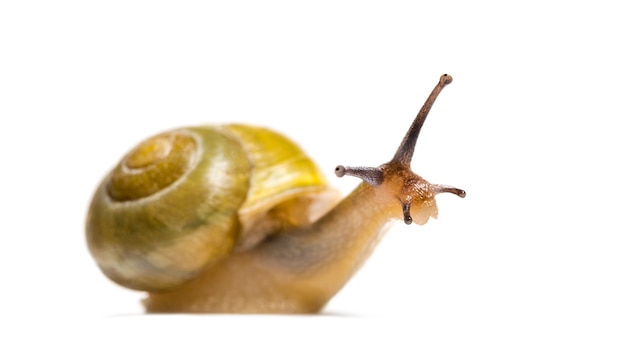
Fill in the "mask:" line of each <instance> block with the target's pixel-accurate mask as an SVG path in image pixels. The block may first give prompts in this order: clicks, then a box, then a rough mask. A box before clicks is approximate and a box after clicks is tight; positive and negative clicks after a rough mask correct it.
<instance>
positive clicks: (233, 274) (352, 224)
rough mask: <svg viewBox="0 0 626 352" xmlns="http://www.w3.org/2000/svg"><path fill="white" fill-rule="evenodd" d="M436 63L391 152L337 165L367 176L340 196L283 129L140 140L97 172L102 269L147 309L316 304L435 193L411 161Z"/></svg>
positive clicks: (90, 217)
mask: <svg viewBox="0 0 626 352" xmlns="http://www.w3.org/2000/svg"><path fill="white" fill-rule="evenodd" d="M450 82H452V77H451V76H449V75H446V74H444V75H442V76H441V77H440V79H439V82H438V83H437V85H436V86H435V88H434V89H433V91H432V93H431V94H430V96H429V97H428V99H427V100H426V102H425V103H424V106H423V107H422V108H421V110H420V111H419V113H418V114H417V117H416V118H415V120H414V121H413V123H412V125H411V127H410V128H409V130H408V132H407V134H406V135H405V137H404V139H403V140H402V142H401V144H400V146H399V148H398V150H397V152H396V153H395V155H394V156H393V158H392V159H391V161H389V162H387V163H385V164H382V165H381V166H378V167H344V166H337V167H336V169H335V174H336V175H337V176H338V177H342V176H345V175H349V176H355V177H358V178H360V179H362V180H363V182H361V183H360V184H359V185H358V186H357V188H356V189H355V190H354V191H353V192H352V193H350V194H349V195H348V196H347V197H346V198H344V199H343V200H340V201H338V200H337V197H338V196H337V193H338V192H337V191H335V190H334V189H333V188H332V187H330V186H329V185H328V183H327V181H326V180H325V178H324V174H323V173H322V172H321V171H320V169H319V168H318V167H317V166H316V165H315V164H314V163H313V162H312V161H311V159H310V158H309V157H308V156H307V155H306V154H305V153H304V152H303V150H302V149H301V148H300V147H298V146H297V145H296V144H295V143H294V142H292V141H291V140H289V139H288V138H286V137H284V136H282V135H280V134H278V133H276V132H273V131H271V130H269V129H266V128H262V127H253V126H246V125H239V124H231V125H218V126H198V127H189V128H180V129H176V130H173V131H168V132H165V133H161V134H158V135H156V136H154V137H151V138H148V139H147V140H145V141H144V142H141V143H140V144H139V145H138V146H137V147H135V148H134V149H133V150H131V151H130V152H129V153H128V154H127V155H126V156H125V157H124V158H123V159H122V160H121V161H120V163H119V164H118V165H117V166H116V167H115V168H114V169H113V171H111V173H110V174H109V175H108V176H106V177H105V178H104V180H103V181H102V183H101V184H100V186H99V187H98V188H97V190H96V192H95V195H94V196H93V199H92V202H91V205H90V207H89V211H88V214H87V221H86V235H87V244H88V248H89V251H90V252H91V254H92V256H93V257H94V259H95V261H96V262H97V264H98V266H99V267H100V269H101V271H102V272H103V273H104V274H105V275H106V276H107V277H109V278H110V279H111V280H113V281H114V282H116V283H118V284H120V285H123V286H125V287H128V288H131V289H136V290H141V291H146V292H147V293H148V296H147V297H146V298H145V299H144V301H143V304H144V306H145V309H146V311H147V312H189V313H295V314H300V313H315V312H318V311H320V310H321V309H322V308H323V307H324V305H325V304H326V303H327V302H328V301H329V300H330V299H331V298H332V297H333V296H334V295H335V294H336V293H337V292H338V291H339V290H340V289H341V288H342V287H343V286H344V285H345V284H346V282H347V281H348V280H349V279H350V277H351V276H352V275H353V274H354V273H355V272H356V271H357V270H358V268H359V267H360V266H361V265H362V264H363V262H364V261H365V260H366V259H367V258H368V256H369V255H370V253H371V252H372V250H373V249H374V247H375V246H376V244H377V243H378V241H379V240H380V238H381V237H382V235H383V233H384V232H385V230H386V229H387V228H388V227H387V226H386V224H387V223H388V222H390V221H391V220H394V219H399V220H404V222H405V223H406V224H411V223H417V224H420V225H423V224H425V223H426V222H427V221H428V219H429V218H431V217H433V218H434V217H436V216H437V205H436V202H435V195H437V194H440V193H453V194H456V195H457V196H459V197H465V191H463V190H461V189H458V188H455V187H450V186H445V185H439V184H431V183H429V182H427V181H426V180H424V179H423V178H421V177H420V176H418V175H417V174H415V173H414V172H413V171H412V170H411V168H410V163H411V159H412V156H413V151H414V148H415V143H416V141H417V137H418V135H419V132H420V130H421V127H422V125H423V123H424V121H425V119H426V116H427V115H428V113H429V111H430V109H431V107H432V105H433V103H434V102H435V100H436V98H437V96H438V95H439V93H440V92H441V90H442V89H443V88H444V86H446V85H447V84H449V83H450Z"/></svg>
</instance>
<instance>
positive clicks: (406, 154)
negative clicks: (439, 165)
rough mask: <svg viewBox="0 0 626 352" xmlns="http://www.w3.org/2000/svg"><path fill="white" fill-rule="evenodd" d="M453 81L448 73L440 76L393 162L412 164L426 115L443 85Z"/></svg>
mask: <svg viewBox="0 0 626 352" xmlns="http://www.w3.org/2000/svg"><path fill="white" fill-rule="evenodd" d="M451 82H452V76H450V75H448V74H444V75H442V76H441V77H440V78H439V83H437V85H436V86H435V88H434V89H433V91H432V92H431V93H430V95H429V96H428V99H426V102H425V103H424V105H423V106H422V108H421V109H420V111H419V113H417V116H416V117H415V120H413V124H412V125H411V127H410V128H409V131H408V132H407V133H406V136H404V139H403V140H402V143H401V144H400V147H398V151H397V152H396V155H394V157H393V159H392V160H391V161H392V162H398V163H400V164H402V165H405V166H407V167H408V166H410V164H411V159H412V158H413V151H414V150H415V142H417V137H418V136H419V134H420V131H421V129H422V126H423V125H424V121H426V117H427V116H428V113H429V112H430V109H431V108H432V107H433V104H434V103H435V100H436V99H437V96H439V93H441V91H442V90H443V87H445V86H446V85H447V84H450V83H451Z"/></svg>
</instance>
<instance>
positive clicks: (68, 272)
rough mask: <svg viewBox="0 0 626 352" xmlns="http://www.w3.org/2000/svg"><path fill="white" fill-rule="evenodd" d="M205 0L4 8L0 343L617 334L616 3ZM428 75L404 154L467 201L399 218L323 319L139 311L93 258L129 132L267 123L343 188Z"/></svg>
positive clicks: (368, 343)
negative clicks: (98, 196) (426, 108)
mask: <svg viewBox="0 0 626 352" xmlns="http://www.w3.org/2000/svg"><path fill="white" fill-rule="evenodd" d="M222 3H223V4H222V5H218V4H209V3H208V2H201V1H198V2H193V1H172V2H165V1H129V0H125V1H102V2H86V1H40V2H37V1H11V0H9V1H4V2H2V3H1V4H0V132H1V133H2V134H1V137H0V153H1V154H0V155H1V173H0V181H1V182H0V187H2V189H1V192H0V206H1V210H2V214H3V215H2V217H1V219H2V227H1V236H2V241H1V243H2V244H1V247H0V251H1V255H0V264H1V265H0V275H1V276H0V277H1V281H0V284H1V288H0V321H2V323H3V325H4V326H5V327H3V328H2V336H4V337H2V338H1V339H0V341H1V342H0V345H3V344H6V345H7V346H8V345H10V344H17V345H15V346H19V347H15V346H14V347H12V348H11V350H19V349H27V348H32V347H39V349H40V350H41V349H44V348H46V349H47V348H49V347H50V346H58V347H67V346H72V345H78V346H80V347H82V350H94V349H95V350H100V349H101V350H112V349H115V350H133V349H134V350H138V349H139V348H140V347H141V348H143V347H146V346H150V347H151V349H153V350H154V349H156V350H161V349H163V350H165V349H169V350H172V349H174V350H181V351H186V350H218V351H220V350H224V349H235V350H236V349H244V348H246V349H248V348H261V350H269V349H270V348H275V349H279V350H308V349H310V350H319V349H324V350H333V349H339V348H342V349H346V350H348V349H350V350H354V349H357V348H366V347H370V348H372V349H376V350H382V349H385V350H426V351H466V350H480V351H528V350H543V351H555V350H581V351H585V350H586V351H617V350H622V351H623V350H624V349H625V348H626V227H625V226H624V221H623V220H622V219H623V216H624V211H625V210H626V209H625V207H624V196H626V191H625V186H624V181H625V180H626V177H625V176H626V173H625V172H624V152H625V151H626V142H624V136H623V134H624V133H623V131H624V127H623V126H624V120H625V118H626V108H625V107H624V97H625V93H626V90H625V89H624V82H625V81H626V70H625V68H624V63H625V62H626V55H625V54H624V33H626V25H624V23H625V21H624V16H623V14H624V12H623V10H622V7H623V5H622V6H619V5H618V2H611V1H594V2H591V1H587V2H582V1H570V2H565V1H562V2H559V1H524V2H519V3H517V4H515V5H513V3H510V4H505V3H504V2H496V1H493V2H490V1H465V2H461V1H458V2H457V1H421V2H419V1H414V2H398V1H387V2H384V3H383V2H379V3H376V2H369V1H315V2H310V3H309V4H303V3H302V2H295V1H258V2H255V1H228V2H226V1H225V2H222ZM442 73H449V74H451V75H452V76H453V77H454V83H453V84H451V85H450V86H448V87H447V88H446V89H445V90H444V91H443V93H442V95H441V96H440V98H439V100H438V102H437V104H436V105H435V107H434V109H433V110H432V112H431V114H430V116H429V120H428V121H427V123H426V125H425V127H424V129H423V130H422V134H421V136H420V140H419V141H418V145H417V150H416V155H415V158H414V161H413V166H414V169H415V171H416V172H417V173H419V174H421V175H422V176H423V177H425V178H426V179H428V180H430V181H433V182H435V183H448V184H452V185H454V186H457V187H461V188H464V189H465V190H466V191H467V194H468V195H467V197H466V198H465V199H458V198H456V197H454V196H451V195H442V196H440V197H439V198H438V200H439V208H440V214H439V219H438V220H436V221H431V222H429V223H428V224H427V225H425V226H423V227H418V226H416V225H413V226H405V225H404V224H402V223H398V224H396V225H395V226H394V228H393V229H392V230H391V231H390V232H389V234H388V235H387V236H386V238H385V239H384V240H383V241H382V243H381V245H380V246H379V248H378V249H377V251H376V252H375V254H374V256H373V257H372V258H371V260H370V261H369V262H368V263H367V264H366V265H365V267H364V268H363V269H362V270H361V271H360V272H359V273H358V275H357V276H356V277H355V278H354V279H353V280H352V281H351V282H350V283H349V284H348V285H347V286H346V287H345V289H344V290H343V291H341V292H340V294H339V295H338V296H336V298H335V299H334V300H332V301H331V302H330V303H329V304H328V306H327V308H326V309H325V311H324V315H321V316H303V317H281V316H278V317H267V316H184V315H177V316H145V315H142V314H141V312H142V310H141V306H140V305H139V303H138V301H139V299H140V298H141V297H142V294H141V293H136V292H132V291H130V290H126V289H123V288H120V287H118V286H116V285H114V284H113V283H111V282H109V281H108V280H107V279H106V278H105V277H104V276H103V275H101V274H100V272H99V270H98V269H97V267H96V266H95V264H94V262H93V261H92V260H91V257H90V256H89V254H88V252H87V250H86V245H85V240H84V233H83V226H84V217H85V213H86V208H87V206H88V203H89V199H90V196H91V193H92V192H93V190H94V188H95V187H96V185H97V183H98V182H99V181H100V179H101V178H102V177H103V176H104V174H105V172H106V171H108V170H109V169H110V168H111V167H112V166H113V165H114V164H115V163H116V162H117V161H118V159H119V158H120V157H121V156H122V155H123V154H124V153H125V152H126V151H127V150H128V149H129V148H131V147H132V146H133V145H134V144H136V143H137V142H138V141H140V140H141V139H143V138H145V137H147V136H149V135H151V134H154V133H156V132H159V131H162V130H165V129H169V128H173V127H178V126H183V125H194V124H201V123H220V122H233V121H238V122H245V123H251V124H261V125H265V126H270V127H273V128H275V129H277V130H279V131H281V132H284V133H286V134H288V135H289V136H291V137H292V138H293V139H294V140H296V141H297V142H298V143H299V144H300V145H301V146H302V147H303V148H304V149H305V150H307V151H308V152H309V154H310V155H312V156H313V158H314V159H315V160H317V161H318V163H319V165H320V167H321V168H322V169H323V170H325V171H326V172H327V174H328V176H329V178H331V182H332V183H333V184H335V185H337V187H339V189H341V191H342V192H343V193H344V194H345V193H348V192H349V191H350V190H351V189H352V188H354V187H355V186H356V184H357V181H356V180H354V179H352V180H351V179H348V178H344V179H336V178H335V177H334V176H333V174H332V171H333V168H334V166H335V165H337V164H345V165H355V166H357V165H372V166H375V165H378V164H381V163H383V162H385V161H387V160H388V159H390V158H391V156H392V155H393V153H394V151H395V148H396V147H397V145H398V144H399V142H400V139H401V138H402V136H403V135H404V133H405V131H406V129H407V128H408V126H409V124H410V122H411V120H412V118H413V117H414V116H415V114H416V112H417V111H418V109H419V107H420V106H421V104H422V103H423V101H424V100H425V98H426V97H427V95H428V93H429V92H430V90H431V89H432V87H433V86H434V84H435V83H436V82H437V80H438V78H439V75H440V74H442ZM6 324H8V327H7V325H6ZM2 349H3V350H5V348H2Z"/></svg>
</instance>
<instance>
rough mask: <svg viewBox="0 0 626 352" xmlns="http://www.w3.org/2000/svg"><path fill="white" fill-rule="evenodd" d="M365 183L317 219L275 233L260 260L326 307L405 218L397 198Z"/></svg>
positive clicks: (260, 250)
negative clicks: (391, 228) (394, 224)
mask: <svg viewBox="0 0 626 352" xmlns="http://www.w3.org/2000/svg"><path fill="white" fill-rule="evenodd" d="M389 194H390V192H388V191H386V190H385V189H384V188H381V187H376V186H371V185H369V184H368V183H366V182H363V183H361V184H360V185H359V186H358V187H357V188H356V189H355V190H354V191H353V192H352V193H351V194H350V195H348V196H347V197H346V198H345V199H343V200H342V201H341V202H340V203H339V204H338V205H337V206H336V207H335V208H333V209H332V210H331V211H330V212H328V213H327V214H326V215H324V216H323V217H322V218H320V219H319V220H318V221H317V222H315V223H313V224H312V225H310V226H308V227H305V228H301V229H297V230H294V231H291V232H287V233H285V234H282V235H279V236H276V237H274V238H273V239H271V240H269V241H268V242H266V243H264V244H263V245H262V246H260V247H259V248H258V251H257V253H256V254H257V255H259V256H260V257H261V258H260V260H259V261H258V263H263V264H264V266H267V267H269V268H268V269H270V270H268V272H272V273H273V275H275V277H277V278H279V279H280V281H281V282H282V283H283V284H284V285H286V287H288V289H287V290H288V291H295V292H299V295H300V296H301V297H305V299H306V297H309V299H310V300H311V301H312V302H311V303H310V304H311V306H316V309H321V308H322V307H323V306H324V305H325V303H326V302H327V301H328V300H330V298H332V296H334V295H335V294H336V293H337V292H338V291H339V290H340V289H341V288H342V287H343V286H344V285H345V283H346V282H347V281H348V280H349V279H350V278H351V277H352V275H353V274H354V273H355V272H356V271H357V270H358V269H359V268H360V267H361V265H362V264H363V263H364V262H365V260H366V259H367V258H368V257H369V256H370V254H371V253H372V251H373V250H374V248H375V247H376V245H377V244H378V242H379V241H380V239H381V238H382V237H383V235H384V234H385V232H386V230H387V229H388V228H389V225H390V221H391V220H395V219H402V212H401V211H400V204H399V201H398V199H397V198H394V197H391V196H390V195H389Z"/></svg>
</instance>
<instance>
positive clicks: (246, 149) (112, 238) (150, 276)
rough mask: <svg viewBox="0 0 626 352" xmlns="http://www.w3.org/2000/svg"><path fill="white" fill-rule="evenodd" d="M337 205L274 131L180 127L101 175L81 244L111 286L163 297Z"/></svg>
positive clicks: (319, 176) (306, 161) (309, 165)
mask: <svg viewBox="0 0 626 352" xmlns="http://www.w3.org/2000/svg"><path fill="white" fill-rule="evenodd" d="M336 200H337V192H336V191H335V190H333V189H332V188H330V187H329V186H328V185H327V182H326V179H325V177H324V175H323V173H322V172H321V171H320V170H319V169H318V168H317V166H316V165H315V164H314V163H313V161H311V159H310V158H309V157H308V156H307V155H306V154H305V153H304V152H303V151H302V150H301V149H300V148H299V147H298V146H297V145H296V144H295V143H294V142H292V141H290V140H289V139H287V138H286V137H284V136H282V135H280V134H278V133H276V132H273V131H271V130H268V129H265V128H261V127H252V126H245V125H223V126H202V127H190V128H181V129H177V130H173V131H169V132H165V133H162V134H159V135H156V136H153V137H151V138H149V139H147V140H145V141H144V142H142V143H140V144H139V145H138V146H137V147H135V148H134V149H133V150H131V151H130V152H129V153H128V154H127V155H126V156H125V157H124V158H123V159H122V160H121V161H120V163H119V164H118V165H117V166H116V167H115V168H114V169H113V171H112V172H111V173H110V174H109V175H108V176H106V177H105V179H104V180H103V181H102V183H101V184H100V186H99V187H98V189H97V190H96V193H95V196H94V197H93V200H92V203H91V206H90V208H89V212H88V216H87V225H86V233H87V243H88V246H89V250H90V252H91V254H92V255H93V257H94V258H95V260H96V262H97V263H98V265H99V266H100V268H101V270H102V271H103V272H104V273H105V274H106V275H107V276H108V277H109V278H110V279H112V280H113V281H115V282H117V283H119V284H121V285H123V286H126V287H129V288H133V289H137V290H146V291H162V290H168V289H171V288H174V287H176V286H178V285H180V284H182V283H184V282H186V281H188V280H190V279H192V278H194V277H195V276H196V275H197V273H198V272H200V271H202V270H205V269H207V268H209V267H211V266H212V265H214V264H215V263H217V262H218V261H220V260H223V259H224V258H226V257H227V256H228V255H229V253H231V252H232V251H244V250H248V249H250V248H252V247H254V246H255V245H256V244H257V243H258V242H259V241H261V240H263V239H264V238H265V237H266V236H268V235H271V234H273V233H277V232H279V231H281V230H284V229H288V228H292V227H298V226H302V225H306V224H309V223H311V222H313V221H315V220H316V219H317V218H318V217H319V216H321V215H322V214H323V213H324V212H325V211H326V210H327V209H328V208H329V207H330V206H332V205H333V204H334V203H335V201H336Z"/></svg>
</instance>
